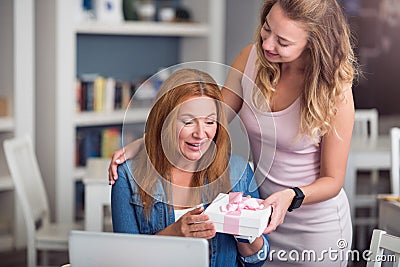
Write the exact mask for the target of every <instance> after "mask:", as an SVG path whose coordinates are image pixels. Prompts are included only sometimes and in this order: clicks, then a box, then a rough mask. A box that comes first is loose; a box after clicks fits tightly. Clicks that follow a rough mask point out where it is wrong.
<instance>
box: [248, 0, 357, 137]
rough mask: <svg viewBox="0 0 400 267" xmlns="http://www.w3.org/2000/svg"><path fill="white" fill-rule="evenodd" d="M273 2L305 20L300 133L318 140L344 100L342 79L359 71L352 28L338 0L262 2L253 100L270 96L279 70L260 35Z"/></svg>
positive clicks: (350, 79)
mask: <svg viewBox="0 0 400 267" xmlns="http://www.w3.org/2000/svg"><path fill="white" fill-rule="evenodd" d="M276 3H278V4H279V5H280V6H281V8H282V10H283V12H284V13H285V15H286V16H287V17H288V18H289V19H291V20H294V21H299V22H301V23H303V25H304V26H305V29H306V31H307V33H308V42H307V45H306V47H305V51H304V52H303V53H306V55H305V56H306V57H307V58H309V59H310V62H309V64H307V65H306V66H305V73H304V77H305V83H304V90H303V93H302V95H301V122H300V129H299V133H302V134H306V135H308V136H310V137H311V138H312V139H313V140H314V141H315V143H316V144H318V140H319V139H320V137H322V136H323V135H325V134H326V133H327V132H329V131H330V130H331V128H332V121H333V118H334V116H335V114H336V112H337V106H336V103H337V101H338V100H344V86H345V84H352V83H353V79H354V78H355V76H356V74H358V64H357V61H356V58H355V56H354V52H353V46H352V42H351V41H352V36H351V32H350V29H349V26H348V24H347V21H346V19H345V16H344V14H343V11H342V9H341V7H340V6H339V4H338V3H337V1H336V0H267V1H265V3H264V6H263V9H262V12H261V17H260V19H261V20H260V25H259V27H258V30H257V32H256V47H257V55H258V61H257V76H256V80H255V85H256V86H257V87H258V88H259V90H254V94H253V99H254V102H255V103H256V105H257V103H262V101H261V100H263V101H264V102H265V100H266V101H267V103H269V101H271V99H272V97H273V95H274V93H275V87H276V85H277V83H278V82H279V79H280V75H281V74H280V65H279V64H277V63H271V62H268V61H267V60H266V58H265V56H264V51H263V48H262V38H261V36H260V31H261V28H262V26H263V24H264V22H265V19H266V16H267V15H268V13H269V12H270V10H271V8H272V6H273V5H274V4H276ZM259 92H261V93H259ZM258 105H259V104H258Z"/></svg>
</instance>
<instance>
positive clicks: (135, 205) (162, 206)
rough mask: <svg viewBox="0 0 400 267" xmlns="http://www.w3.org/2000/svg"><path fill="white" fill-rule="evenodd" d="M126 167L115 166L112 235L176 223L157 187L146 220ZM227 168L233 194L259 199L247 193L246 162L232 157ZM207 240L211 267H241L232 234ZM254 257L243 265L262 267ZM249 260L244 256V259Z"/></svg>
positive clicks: (250, 179) (248, 171) (250, 174)
mask: <svg viewBox="0 0 400 267" xmlns="http://www.w3.org/2000/svg"><path fill="white" fill-rule="evenodd" d="M129 166H130V163H127V162H125V163H124V164H122V165H120V166H118V180H117V181H116V183H115V184H114V185H113V187H112V193H111V207H112V221H113V228H114V232H119V233H131V234H148V235H154V234H156V233H158V232H159V231H161V230H163V229H164V228H166V227H167V226H168V225H170V224H172V223H174V222H175V214H174V211H173V209H171V207H170V206H168V204H166V203H167V201H165V194H164V190H163V188H162V186H161V185H160V184H159V185H158V186H156V190H155V196H154V197H155V203H154V206H153V208H152V210H151V212H150V220H146V219H145V214H144V209H143V203H142V200H141V198H140V196H139V190H138V189H139V188H138V185H137V184H136V183H135V181H134V180H133V178H132V174H131V171H130V170H129V168H130V167H129ZM229 166H230V167H229V170H230V180H231V185H232V186H233V189H232V191H234V192H243V195H251V196H252V197H254V198H258V197H259V195H258V191H257V190H256V191H254V192H251V193H250V192H249V188H256V187H254V186H252V187H250V184H251V183H254V182H255V180H254V179H253V171H252V170H251V168H250V166H249V165H248V163H247V162H246V161H245V160H244V159H242V158H240V157H238V156H231V159H230V164H229ZM263 237H264V247H263V249H264V251H267V250H268V249H269V244H268V238H267V235H263ZM209 241H210V266H216V267H219V266H229V267H231V266H242V263H241V260H240V259H239V255H238V251H237V247H236V240H235V239H234V237H233V236H232V235H229V234H223V233H217V234H216V236H215V237H214V238H212V239H211V240H209ZM265 248H267V249H265ZM266 253H268V252H266ZM256 255H257V254H255V255H251V256H249V257H250V258H251V260H250V262H252V263H251V264H250V263H246V266H261V265H262V264H263V263H264V261H265V260H259V258H255V257H254V256H256ZM249 257H246V258H245V260H246V259H248V258H249ZM254 259H255V260H254Z"/></svg>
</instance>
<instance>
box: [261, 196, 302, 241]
mask: <svg viewBox="0 0 400 267" xmlns="http://www.w3.org/2000/svg"><path fill="white" fill-rule="evenodd" d="M294 196H295V193H294V191H293V190H292V189H285V190H282V191H278V192H276V193H273V194H272V195H270V196H269V197H268V198H267V199H265V200H264V203H263V204H264V206H272V214H271V220H270V222H269V224H268V226H267V228H265V230H264V234H269V233H272V232H273V231H275V230H276V228H278V226H279V225H281V224H282V223H283V220H284V219H285V216H286V212H287V210H288V208H289V206H290V204H291V203H292V200H293V198H294Z"/></svg>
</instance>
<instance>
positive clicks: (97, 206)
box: [83, 179, 111, 232]
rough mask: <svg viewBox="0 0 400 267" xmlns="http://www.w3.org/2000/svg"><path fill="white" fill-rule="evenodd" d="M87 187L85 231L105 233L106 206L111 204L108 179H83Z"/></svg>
mask: <svg viewBox="0 0 400 267" xmlns="http://www.w3.org/2000/svg"><path fill="white" fill-rule="evenodd" d="M83 183H84V185H85V230H86V231H96V232H101V231H103V219H104V212H103V207H104V205H110V204H111V185H109V184H108V181H107V180H106V179H102V180H99V179H83Z"/></svg>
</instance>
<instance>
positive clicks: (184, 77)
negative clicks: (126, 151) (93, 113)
mask: <svg viewBox="0 0 400 267" xmlns="http://www.w3.org/2000/svg"><path fill="white" fill-rule="evenodd" d="M193 96H208V97H210V98H212V99H215V104H216V107H217V131H216V135H215V137H214V140H213V141H214V143H215V145H216V146H215V148H216V149H215V151H213V152H210V150H212V149H210V148H211V147H210V148H209V149H208V150H207V151H206V152H205V153H204V155H203V156H202V158H201V159H200V161H202V160H203V159H207V158H208V159H209V158H210V157H213V159H214V160H213V161H211V162H210V163H209V165H208V167H207V168H200V170H198V171H195V172H194V173H193V179H192V183H191V185H190V186H191V187H195V188H198V190H195V192H197V194H194V195H193V196H192V197H193V199H194V201H195V202H196V203H197V204H199V202H200V203H201V201H202V198H203V197H204V195H207V196H206V198H207V199H211V200H212V199H214V197H215V196H216V195H217V194H218V193H220V192H228V191H229V190H230V189H231V184H230V180H229V171H228V164H229V153H230V141H229V135H228V132H227V125H228V123H227V119H226V117H225V113H224V108H223V106H222V94H221V91H220V89H219V87H218V85H217V83H216V82H215V81H214V79H213V78H212V77H211V76H210V75H208V74H206V73H205V72H202V71H199V70H195V69H183V70H178V71H176V72H174V73H173V74H171V76H170V77H169V78H168V79H167V80H166V81H165V82H164V83H163V84H162V85H161V87H160V89H159V92H158V94H157V97H156V100H155V104H154V105H153V107H152V109H151V111H150V114H149V116H148V119H147V122H146V127H145V132H146V135H145V140H144V141H145V146H144V148H143V149H142V150H141V151H140V152H139V153H138V156H137V157H136V158H135V159H134V161H133V166H132V168H133V177H134V180H135V182H136V183H137V184H138V185H139V194H140V197H141V199H142V201H143V205H144V209H145V214H146V217H147V218H149V216H150V215H149V211H150V208H151V207H152V206H153V205H154V201H155V200H154V199H155V198H157V196H154V193H155V188H156V184H157V183H158V182H161V184H162V185H163V187H164V192H165V193H166V198H167V199H160V200H163V201H168V200H171V195H170V193H171V190H170V189H171V187H170V186H171V169H172V167H173V163H172V162H171V161H170V160H169V159H168V156H167V155H166V150H168V149H171V148H168V146H169V145H173V146H175V147H173V148H172V149H174V150H178V149H179V148H178V145H177V142H176V141H171V142H168V144H162V140H163V137H162V135H165V134H167V135H171V136H174V135H176V127H175V124H176V114H177V108H176V107H178V106H179V105H180V104H182V103H183V102H184V101H185V100H187V99H188V98H189V97H193ZM164 124H167V125H166V126H167V130H166V129H163V127H165V125H164ZM165 130H166V131H165ZM166 146H167V148H166V149H165V147H166ZM163 147H164V149H162V148H163ZM211 154H212V155H211ZM200 164H201V162H200ZM211 183H213V186H212V187H211V189H210V187H209V188H207V187H204V186H203V185H205V184H211ZM205 188H207V192H204V191H205ZM210 190H211V191H210ZM203 200H204V199H203Z"/></svg>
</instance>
